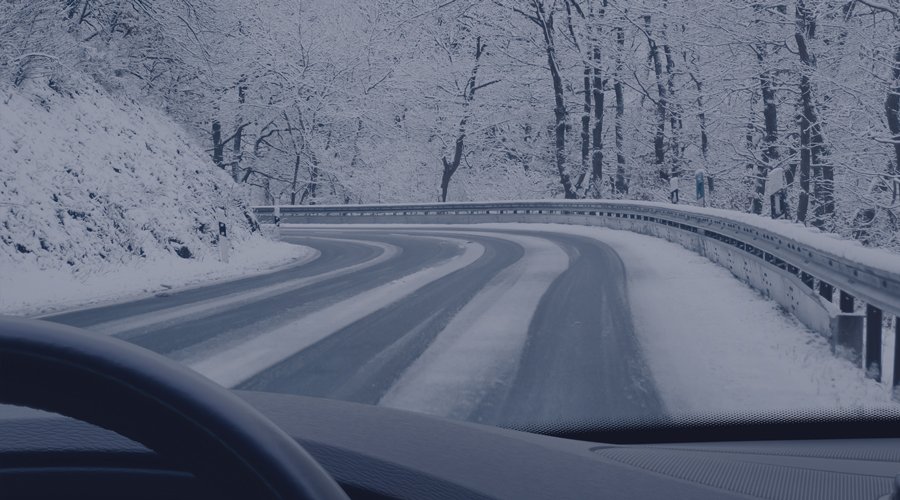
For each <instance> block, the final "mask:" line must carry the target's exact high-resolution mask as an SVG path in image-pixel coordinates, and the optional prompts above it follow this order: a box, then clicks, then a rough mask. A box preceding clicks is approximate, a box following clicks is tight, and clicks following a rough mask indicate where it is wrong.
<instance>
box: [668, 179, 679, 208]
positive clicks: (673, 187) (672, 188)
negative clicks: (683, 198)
mask: <svg viewBox="0 0 900 500" xmlns="http://www.w3.org/2000/svg"><path fill="white" fill-rule="evenodd" d="M669 198H670V199H671V200H672V203H674V204H675V205H677V204H678V175H677V174H674V173H673V174H671V175H670V176H669Z"/></svg>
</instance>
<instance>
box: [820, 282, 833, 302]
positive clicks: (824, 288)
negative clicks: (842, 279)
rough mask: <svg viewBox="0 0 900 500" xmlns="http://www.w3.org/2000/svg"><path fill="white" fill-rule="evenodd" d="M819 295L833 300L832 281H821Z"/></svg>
mask: <svg viewBox="0 0 900 500" xmlns="http://www.w3.org/2000/svg"><path fill="white" fill-rule="evenodd" d="M819 295H821V296H822V297H823V298H824V299H825V300H827V301H828V302H831V301H832V300H834V287H833V286H831V284H830V283H826V282H824V281H819Z"/></svg>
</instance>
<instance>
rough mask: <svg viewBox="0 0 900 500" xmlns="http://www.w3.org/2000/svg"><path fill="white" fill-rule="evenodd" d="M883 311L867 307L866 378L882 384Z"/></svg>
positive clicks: (871, 306) (868, 305) (870, 306)
mask: <svg viewBox="0 0 900 500" xmlns="http://www.w3.org/2000/svg"><path fill="white" fill-rule="evenodd" d="M882 317H883V315H882V313H881V309H879V308H877V307H875V306H873V305H870V304H867V305H866V364H865V369H866V377H869V378H872V379H875V380H876V381H878V382H881V333H882V332H881V329H882V327H881V320H882Z"/></svg>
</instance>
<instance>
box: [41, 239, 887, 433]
mask: <svg viewBox="0 0 900 500" xmlns="http://www.w3.org/2000/svg"><path fill="white" fill-rule="evenodd" d="M282 231H283V232H282V236H283V239H285V240H286V241H288V242H292V243H297V244H301V245H305V246H308V247H311V248H313V249H314V250H315V251H316V252H317V253H318V255H317V256H316V257H315V258H313V259H311V260H310V259H307V260H306V261H304V262H302V263H301V264H299V265H295V266H293V267H288V268H283V269H280V270H278V271H277V272H273V273H269V274H262V275H256V276H252V277H247V278H244V279H241V280H238V281H230V282H222V283H218V284H213V285H209V286H205V287H199V288H193V289H189V290H184V291H180V292H172V293H170V294H167V295H164V296H156V297H151V298H147V299H143V300H139V301H134V302H128V303H122V304H117V305H109V306H105V307H100V308H95V309H88V310H81V311H75V312H71V313H67V314H61V315H57V316H54V317H51V318H48V319H51V320H54V321H58V322H62V323H66V324H70V325H75V326H80V327H85V328H87V329H89V330H93V331H96V332H98V333H102V334H106V335H115V336H117V337H119V338H122V339H125V340H128V341H130V342H133V343H136V344H138V345H141V346H144V347H147V348H149V349H151V350H154V351H156V352H159V353H162V354H165V355H167V356H169V357H171V358H173V359H176V360H178V361H181V362H183V363H185V364H187V365H188V366H190V367H192V368H193V369H195V370H197V371H199V372H200V373H203V374H205V375H206V376H208V377H210V378H211V379H213V380H215V381H217V382H219V383H220V384H222V385H225V386H227V387H234V388H239V389H249V390H259V391H269V392H282V393H291V394H302V395H310V396H320V397H329V398H338V399H343V400H349V401H357V402H362V403H369V404H380V405H384V406H391V407H397V408H405V409H410V410H415V411H422V412H427V413H432V414H436V415H442V416H447V417H452V418H460V419H467V420H472V421H478V422H485V423H501V424H503V423H506V424H511V423H535V422H547V421H552V420H566V421H576V420H580V419H587V418H590V417H596V416H598V415H603V416H606V417H628V416H635V415H647V414H658V413H660V412H664V411H698V410H699V411H710V410H729V409H731V410H738V409H759V408H762V407H770V408H797V407H829V408H833V407H837V406H854V405H873V404H883V403H889V402H890V398H889V396H888V395H887V392H886V391H884V390H882V388H880V387H878V386H877V384H875V383H874V382H872V381H871V380H867V379H864V377H863V376H862V372H861V371H860V370H858V369H856V368H855V367H853V366H852V365H851V364H850V363H849V362H846V361H844V360H840V359H837V358H834V357H833V356H832V355H831V354H830V352H829V349H828V346H827V341H825V340H824V339H822V338H821V337H818V336H817V335H815V334H813V333H811V332H809V331H808V330H806V329H805V328H804V327H803V326H802V325H800V324H799V323H798V322H797V321H796V320H795V319H793V318H791V317H790V316H787V315H785V314H784V313H783V312H781V311H780V310H779V309H778V308H777V307H776V306H775V305H774V304H773V303H771V302H769V301H767V300H766V299H764V298H762V297H760V296H758V295H757V294H756V293H755V292H753V291H752V290H751V289H749V288H748V287H746V286H745V285H744V284H742V283H740V282H739V281H737V280H736V279H734V278H733V277H732V276H731V275H730V274H729V273H728V272H727V271H725V270H724V269H722V268H720V267H718V266H715V265H714V264H712V263H710V262H709V261H707V260H706V259H704V258H702V257H699V256H698V255H696V254H693V253H691V252H688V251H687V250H684V249H683V248H681V247H679V246H677V245H673V244H671V243H668V242H665V241H662V240H659V239H656V238H651V237H646V236H641V235H635V234H632V233H627V232H622V231H609V230H603V229H597V228H578V227H575V226H568V227H566V226H553V225H537V224H534V225H524V224H507V225H480V226H401V225H394V226H382V227H376V226H353V227H350V226H344V227H336V226H329V227H318V226H317V227H314V228H299V227H295V228H289V229H288V228H285V229H283V230H282ZM763 367H765V368H764V369H763Z"/></svg>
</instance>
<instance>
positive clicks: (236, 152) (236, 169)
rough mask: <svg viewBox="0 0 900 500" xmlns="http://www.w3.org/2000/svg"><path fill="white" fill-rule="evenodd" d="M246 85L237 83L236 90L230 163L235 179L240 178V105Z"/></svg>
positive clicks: (241, 126) (241, 133)
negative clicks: (235, 115) (236, 111)
mask: <svg viewBox="0 0 900 500" xmlns="http://www.w3.org/2000/svg"><path fill="white" fill-rule="evenodd" d="M245 90H246V87H244V85H243V83H242V82H241V83H238V87H237V91H238V113H237V120H235V123H236V124H237V130H236V131H235V132H234V144H232V158H233V160H232V163H231V176H232V177H233V178H234V180H235V181H238V180H240V178H241V159H242V155H243V153H242V151H241V139H242V135H243V133H244V125H243V124H242V123H241V121H242V120H241V106H242V105H243V104H244V99H245V96H244V91H245Z"/></svg>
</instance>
